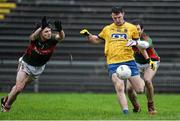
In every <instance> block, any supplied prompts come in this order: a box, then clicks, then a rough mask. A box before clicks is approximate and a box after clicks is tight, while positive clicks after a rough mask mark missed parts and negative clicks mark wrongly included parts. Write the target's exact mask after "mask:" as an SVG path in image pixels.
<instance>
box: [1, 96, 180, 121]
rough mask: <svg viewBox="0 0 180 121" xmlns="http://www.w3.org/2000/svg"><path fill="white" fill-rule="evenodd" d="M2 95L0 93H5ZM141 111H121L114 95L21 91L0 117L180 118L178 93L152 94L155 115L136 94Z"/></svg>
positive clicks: (27, 118)
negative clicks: (156, 112)
mask: <svg viewBox="0 0 180 121" xmlns="http://www.w3.org/2000/svg"><path fill="white" fill-rule="evenodd" d="M4 95H5V94H2V93H1V94H0V96H4ZM138 99H139V101H140V103H141V106H142V111H141V113H139V114H134V113H133V112H132V110H131V109H132V107H131V105H130V103H129V109H130V113H129V115H123V114H122V112H121V111H120V106H119V104H118V101H117V98H116V95H115V94H93V93H72V94H71V93H54V94H52V93H43V94H34V93H33V94H32V93H23V94H21V95H19V97H18V99H17V101H16V102H15V103H14V105H13V107H12V110H11V111H10V112H8V113H7V112H6V113H2V112H1V113H0V120H48V119H51V120H56V119H58V120H140V119H141V120H143V119H144V120H154V119H156V120H161V119H166V120H173V119H174V120H175V119H180V115H179V111H180V95H170V94H166V95H165V94H163V95H160V94H158V95H155V102H156V107H157V110H158V114H157V115H154V116H149V115H148V113H147V107H146V98H145V95H139V97H138Z"/></svg>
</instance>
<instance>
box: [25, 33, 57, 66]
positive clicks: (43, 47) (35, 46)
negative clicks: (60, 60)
mask: <svg viewBox="0 0 180 121" xmlns="http://www.w3.org/2000/svg"><path fill="white" fill-rule="evenodd" d="M57 43H58V41H57V40H56V39H55V35H52V36H51V38H50V39H48V40H46V41H44V42H42V41H41V38H40V36H38V37H37V38H36V39H35V40H34V41H30V45H29V46H28V48H27V49H26V52H25V54H24V56H23V61H25V62H26V63H28V64H29V65H31V66H42V65H44V64H46V63H47V61H49V59H50V57H51V56H52V54H53V51H54V49H55V47H56V44H57Z"/></svg>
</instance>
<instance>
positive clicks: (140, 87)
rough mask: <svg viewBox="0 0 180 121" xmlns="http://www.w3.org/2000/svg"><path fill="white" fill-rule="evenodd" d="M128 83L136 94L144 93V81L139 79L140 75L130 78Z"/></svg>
mask: <svg viewBox="0 0 180 121" xmlns="http://www.w3.org/2000/svg"><path fill="white" fill-rule="evenodd" d="M129 81H130V83H131V85H132V87H133V88H134V89H135V90H136V92H143V91H144V85H145V84H144V80H143V79H142V78H141V77H140V75H136V76H132V77H130V78H129Z"/></svg>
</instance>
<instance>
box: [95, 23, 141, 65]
mask: <svg viewBox="0 0 180 121" xmlns="http://www.w3.org/2000/svg"><path fill="white" fill-rule="evenodd" d="M98 37H99V38H100V39H103V40H105V48H104V53H105V56H106V59H107V64H113V63H120V62H126V61H130V60H134V57H133V55H134V51H133V49H132V47H126V44H127V42H128V40H129V39H139V34H138V31H137V28H136V26H135V25H133V24H131V23H128V22H125V23H124V24H123V25H121V26H117V25H115V24H114V23H112V24H110V25H107V26H105V27H104V28H103V30H102V31H101V32H100V33H99V35H98Z"/></svg>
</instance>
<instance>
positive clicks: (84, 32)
mask: <svg viewBox="0 0 180 121" xmlns="http://www.w3.org/2000/svg"><path fill="white" fill-rule="evenodd" d="M80 34H81V35H84V36H87V38H88V40H89V41H90V42H92V43H94V44H97V43H100V42H101V39H99V37H98V36H97V35H93V34H91V33H90V32H89V31H88V30H87V29H83V30H81V31H80Z"/></svg>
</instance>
